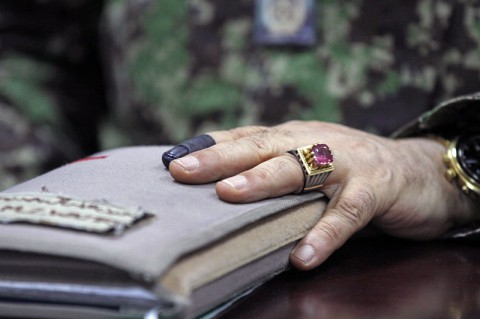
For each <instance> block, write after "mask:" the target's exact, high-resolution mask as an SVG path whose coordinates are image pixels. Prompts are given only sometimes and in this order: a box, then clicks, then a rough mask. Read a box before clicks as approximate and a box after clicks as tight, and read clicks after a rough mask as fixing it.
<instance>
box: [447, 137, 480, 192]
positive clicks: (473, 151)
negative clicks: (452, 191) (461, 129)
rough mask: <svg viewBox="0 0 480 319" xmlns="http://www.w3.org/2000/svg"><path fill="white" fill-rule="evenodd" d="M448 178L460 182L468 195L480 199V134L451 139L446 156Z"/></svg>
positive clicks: (460, 185)
mask: <svg viewBox="0 0 480 319" xmlns="http://www.w3.org/2000/svg"><path fill="white" fill-rule="evenodd" d="M444 161H445V163H446V164H447V166H448V168H447V178H448V179H449V180H450V181H455V182H457V183H458V185H459V187H460V188H461V189H462V191H464V192H465V193H466V194H467V195H469V196H471V197H473V198H474V199H476V200H478V199H480V176H479V170H480V135H474V136H466V137H457V138H455V139H454V140H452V141H450V142H449V143H448V146H447V152H446V154H445V158H444Z"/></svg>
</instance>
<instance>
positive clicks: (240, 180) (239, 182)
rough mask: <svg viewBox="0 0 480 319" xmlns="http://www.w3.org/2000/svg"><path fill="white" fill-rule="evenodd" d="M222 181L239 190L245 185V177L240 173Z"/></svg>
mask: <svg viewBox="0 0 480 319" xmlns="http://www.w3.org/2000/svg"><path fill="white" fill-rule="evenodd" d="M222 182H224V183H225V184H227V185H228V186H230V187H232V188H235V189H236V190H240V189H242V188H244V187H245V185H247V179H246V178H245V177H244V176H242V175H237V176H233V177H230V178H227V179H224V180H223V181H222Z"/></svg>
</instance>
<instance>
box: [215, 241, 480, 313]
mask: <svg viewBox="0 0 480 319" xmlns="http://www.w3.org/2000/svg"><path fill="white" fill-rule="evenodd" d="M217 318H229V319H230V318H253V319H263V318H265V319H266V318H268V319H271V318H276V319H281V318H288V319H290V318H316V319H317V318H318V319H321V318H332V319H346V318H355V319H357V318H361V319H364V318H374V319H377V318H385V319H387V318H388V319H397V318H398V319H408V318H415V319H417V318H429V319H430V318H431V319H433V318H435V319H439V318H480V242H452V241H438V242H426V243H419V242H410V241H402V240H395V239H392V238H374V239H371V238H368V239H366V238H364V239H357V240H353V241H351V242H349V243H347V244H346V245H345V246H344V247H342V248H341V249H340V250H338V251H337V252H336V253H335V254H334V256H332V257H331V258H330V259H329V260H328V261H327V262H326V263H324V264H323V265H322V266H320V267H319V268H318V269H316V270H314V271H310V272H300V271H297V270H289V271H287V272H285V273H283V274H281V275H280V276H277V277H276V278H274V279H272V280H271V281H269V282H267V283H266V284H264V285H263V286H261V287H260V288H258V289H257V290H255V291H254V292H253V293H252V294H250V295H248V296H247V297H245V298H243V299H242V300H240V301H238V302H237V303H235V304H234V305H232V306H231V307H229V308H228V309H227V310H226V311H224V312H223V313H222V314H221V315H219V316H217Z"/></svg>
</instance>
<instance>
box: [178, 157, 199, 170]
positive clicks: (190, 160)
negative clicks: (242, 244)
mask: <svg viewBox="0 0 480 319" xmlns="http://www.w3.org/2000/svg"><path fill="white" fill-rule="evenodd" d="M175 163H177V164H179V165H180V166H182V167H183V169H184V170H185V171H187V172H190V171H194V170H196V169H197V168H198V167H199V166H200V162H199V161H198V159H197V158H196V157H194V156H185V157H182V158H180V159H177V160H175Z"/></svg>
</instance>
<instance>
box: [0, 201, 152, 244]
mask: <svg viewBox="0 0 480 319" xmlns="http://www.w3.org/2000/svg"><path fill="white" fill-rule="evenodd" d="M148 216H151V215H150V214H148V213H147V212H145V211H142V210H140V209H126V208H123V207H119V206H114V205H111V204H109V203H105V202H100V201H86V200H80V199H75V198H70V197H66V196H59V195H52V194H33V193H32V194H1V195H0V223H4V224H11V223H29V224H39V225H45V226H52V227H60V228H69V229H75V230H79V231H86V232H92V233H112V234H115V235H118V234H121V233H123V232H124V231H125V230H126V229H127V228H129V227H131V226H132V225H133V224H134V223H135V222H137V221H139V220H140V219H143V218H146V217H148Z"/></svg>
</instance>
